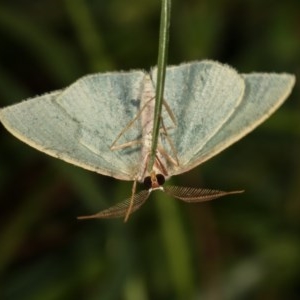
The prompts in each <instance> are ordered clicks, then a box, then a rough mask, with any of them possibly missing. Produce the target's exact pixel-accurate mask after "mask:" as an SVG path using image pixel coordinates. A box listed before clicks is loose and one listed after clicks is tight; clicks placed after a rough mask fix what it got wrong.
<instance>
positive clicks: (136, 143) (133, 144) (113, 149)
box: [110, 140, 142, 151]
mask: <svg viewBox="0 0 300 300" xmlns="http://www.w3.org/2000/svg"><path fill="white" fill-rule="evenodd" d="M139 144H142V140H135V141H130V142H127V143H124V144H120V145H116V146H114V147H110V150H112V151H115V150H121V149H124V148H128V147H132V146H135V145H139Z"/></svg>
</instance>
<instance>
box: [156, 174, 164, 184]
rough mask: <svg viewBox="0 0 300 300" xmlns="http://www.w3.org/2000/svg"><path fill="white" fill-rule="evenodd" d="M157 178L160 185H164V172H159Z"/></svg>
mask: <svg viewBox="0 0 300 300" xmlns="http://www.w3.org/2000/svg"><path fill="white" fill-rule="evenodd" d="M156 179H157V182H158V184H159V185H163V184H164V183H165V181H166V180H165V176H164V175H162V174H157V175H156Z"/></svg>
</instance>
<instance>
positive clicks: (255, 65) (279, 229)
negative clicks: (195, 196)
mask: <svg viewBox="0 0 300 300" xmlns="http://www.w3.org/2000/svg"><path fill="white" fill-rule="evenodd" d="M159 16H160V1H153V0H143V1H138V0H126V1H124V0H109V1H107V0H75V1H73V0H62V1H58V0H51V1H46V0H40V1H33V0H3V1H1V4H0V40H1V47H0V105H1V106H5V105H9V104H12V103H16V102H18V101H20V100H22V99H25V98H27V97H32V96H34V95H36V94H42V93H45V92H47V91H51V90H55V89H60V88H63V87H65V86H67V85H69V84H70V83H72V82H73V81H74V80H76V79H77V78H78V77H80V76H82V75H85V74H87V73H91V72H106V71H109V70H120V69H122V70H128V69H137V68H143V69H149V68H150V67H151V66H153V65H154V64H155V63H156V60H157V48H158V45H157V39H158V28H159ZM299 20H300V2H299V0H287V1H275V0H223V1H222V0H218V1H217V0H210V1H207V0H203V1H199V0H198V1H196V0H185V1H179V0H174V1H173V9H172V23H171V40H170V53H169V62H170V64H178V63H180V62H182V61H190V60H200V59H204V58H211V59H215V60H219V61H221V62H224V63H225V62H226V63H228V64H230V65H232V66H234V67H235V68H237V69H238V70H239V71H240V72H251V71H266V72H271V71H276V72H283V71H285V72H290V73H294V74H296V76H297V77H298V78H300V76H299V72H300V70H299V66H300V54H299V53H300V23H299ZM299 87H300V86H299V84H297V85H296V87H295V89H294V91H293V94H292V96H291V97H290V99H289V100H288V101H287V102H286V103H285V104H284V105H283V107H282V108H280V109H279V111H278V112H276V114H275V115H274V116H272V118H270V120H268V121H267V122H265V123H264V124H263V125H262V126H260V127H259V128H258V129H257V130H255V131H254V132H253V133H251V134H250V135H249V136H247V137H246V138H245V139H243V140H242V141H240V142H239V143H237V144H236V145H234V146H232V147H231V148H230V149H228V150H226V151H225V152H223V153H222V154H220V155H218V156H217V157H215V158H213V159H212V160H211V161H209V162H207V163H205V164H204V165H203V166H201V167H198V168H196V169H194V170H193V171H191V172H189V173H187V174H183V175H181V176H177V177H176V178H174V179H172V180H173V181H174V182H176V183H177V184H180V185H183V186H184V185H185V186H197V187H201V186H203V187H211V188H216V189H225V190H231V189H240V188H242V189H245V190H246V192H245V193H244V194H242V195H236V196H232V197H227V198H224V199H219V200H215V201H212V202H210V203H205V204H198V205H188V204H184V203H178V201H176V200H174V199H168V198H167V197H165V196H164V195H163V194H162V193H159V192H157V193H154V194H153V195H152V196H151V199H150V200H149V201H148V202H147V203H146V205H145V206H143V207H142V209H141V210H140V211H138V212H137V213H135V214H134V215H133V216H132V217H131V219H130V220H129V222H128V223H127V224H124V223H123V221H122V220H93V221H86V222H79V221H77V220H76V218H75V217H76V216H77V215H82V214H86V213H93V212H96V211H99V210H101V209H103V208H104V207H107V206H109V205H110V204H111V203H115V202H117V201H120V200H122V199H124V198H126V197H127V196H128V195H129V194H130V191H131V183H129V182H119V181H117V180H114V179H112V178H108V177H105V176H101V175H98V174H93V173H91V172H88V171H85V170H82V169H80V168H76V167H74V166H71V165H69V164H67V163H65V162H62V161H58V160H56V159H54V158H51V157H49V156H46V155H44V154H42V153H40V152H38V151H36V150H34V149H32V148H30V147H28V146H27V145H25V144H23V143H21V142H19V141H18V140H16V139H15V138H13V137H12V136H11V135H10V134H8V133H7V132H6V131H5V130H4V129H3V127H2V126H1V132H0V145H1V146H0V151H1V153H0V166H1V167H0V197H1V198H0V200H1V209H0V214H1V219H0V224H1V227H0V298H1V299H5V300H15V299H22V300H29V299H30V300H35V299H36V300H40V299H43V300H54V299H55V300H56V299H64V300H67V299H87V300H94V299H101V300H102V299H130V300H135V299H138V300H143V299H172V300H173V299H204V300H214V299H217V300H218V299H230V300H231V299H299V294H300V279H299V278H300V155H299V153H300V142H299V138H300V105H299V104H300V102H299V95H300V91H299Z"/></svg>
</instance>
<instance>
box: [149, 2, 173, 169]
mask: <svg viewBox="0 0 300 300" xmlns="http://www.w3.org/2000/svg"><path fill="white" fill-rule="evenodd" d="M170 18H171V0H162V5H161V19H160V31H159V43H158V61H157V81H156V82H157V84H156V94H155V95H156V101H155V108H154V122H153V132H152V146H151V153H150V161H149V164H148V171H149V172H150V171H151V170H152V168H153V165H154V161H155V154H156V149H157V143H158V134H159V125H160V116H161V110H162V104H163V95H164V85H165V75H166V65H167V57H168V45H169V27H170Z"/></svg>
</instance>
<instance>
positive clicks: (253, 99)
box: [172, 73, 295, 175]
mask: <svg viewBox="0 0 300 300" xmlns="http://www.w3.org/2000/svg"><path fill="white" fill-rule="evenodd" d="M241 76H242V77H243V78H244V80H245V84H246V89H245V93H244V97H243V100H242V102H241V104H240V105H239V106H238V108H237V109H236V110H235V112H234V114H232V115H231V117H230V118H229V119H228V120H227V122H226V123H225V124H223V126H222V127H221V128H219V130H218V131H217V132H216V133H215V134H214V135H213V136H212V137H211V139H210V140H208V141H207V143H206V144H205V145H204V147H202V148H201V149H200V150H199V151H198V152H196V153H195V154H194V155H193V156H190V157H189V159H190V161H189V162H188V163H187V164H186V165H184V166H183V169H182V170H177V171H175V172H174V173H173V174H172V175H175V174H180V173H182V172H185V171H188V170H190V169H192V168H194V167H195V166H196V165H198V164H201V163H203V162H204V161H206V160H208V159H210V158H211V157H212V156H214V155H216V154H218V153H219V152H221V151H222V150H224V149H225V148H227V147H229V146H230V145H231V144H233V143H234V142H236V141H238V140H239V139H241V138H242V137H243V136H245V135H246V134H247V133H249V132H250V131H252V130H253V129H254V128H256V127H257V126H258V125H259V124H261V123H262V122H263V121H265V120H266V119H267V118H268V117H269V116H270V115H271V114H272V113H273V112H274V111H275V110H276V109H278V107H279V106H280V105H281V104H282V103H283V102H284V101H285V99H286V98H287V97H288V96H289V94H290V93H291V91H292V88H293V86H294V83H295V77H294V76H293V75H290V74H275V73H269V74H267V73H261V74H260V73H253V74H242V75H241Z"/></svg>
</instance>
